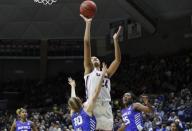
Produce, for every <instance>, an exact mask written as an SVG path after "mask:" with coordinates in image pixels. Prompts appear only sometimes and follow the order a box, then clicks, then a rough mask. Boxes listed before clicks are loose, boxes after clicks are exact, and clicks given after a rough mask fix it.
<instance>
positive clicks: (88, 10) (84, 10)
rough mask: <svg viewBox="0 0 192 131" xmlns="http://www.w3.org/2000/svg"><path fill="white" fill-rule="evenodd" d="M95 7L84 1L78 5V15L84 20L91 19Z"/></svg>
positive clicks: (92, 3) (87, 0)
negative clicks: (84, 18) (83, 17)
mask: <svg viewBox="0 0 192 131" xmlns="http://www.w3.org/2000/svg"><path fill="white" fill-rule="evenodd" d="M96 11H97V6H96V4H95V3H94V2H93V1H91V0H86V1H84V2H82V3H81V5H80V13H81V14H82V15H83V16H85V17H86V18H93V17H94V16H95V14H96Z"/></svg>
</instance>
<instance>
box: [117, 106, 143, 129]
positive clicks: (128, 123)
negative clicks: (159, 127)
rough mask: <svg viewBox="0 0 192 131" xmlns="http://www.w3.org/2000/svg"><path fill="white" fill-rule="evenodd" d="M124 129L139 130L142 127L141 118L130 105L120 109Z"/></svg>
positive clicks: (139, 113)
mask: <svg viewBox="0 0 192 131" xmlns="http://www.w3.org/2000/svg"><path fill="white" fill-rule="evenodd" d="M121 115H122V119H123V122H124V124H125V131H139V130H141V129H143V118H142V114H141V112H139V111H136V110H135V109H133V107H132V105H131V106H129V107H128V108H124V109H122V110H121Z"/></svg>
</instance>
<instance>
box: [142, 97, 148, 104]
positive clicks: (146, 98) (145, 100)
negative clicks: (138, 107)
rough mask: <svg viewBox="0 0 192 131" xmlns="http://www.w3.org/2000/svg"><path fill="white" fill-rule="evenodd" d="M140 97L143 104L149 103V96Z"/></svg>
mask: <svg viewBox="0 0 192 131" xmlns="http://www.w3.org/2000/svg"><path fill="white" fill-rule="evenodd" d="M141 98H142V100H143V102H144V104H146V105H147V104H148V103H149V97H148V96H147V95H141Z"/></svg>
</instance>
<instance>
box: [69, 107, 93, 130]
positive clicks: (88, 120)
mask: <svg viewBox="0 0 192 131" xmlns="http://www.w3.org/2000/svg"><path fill="white" fill-rule="evenodd" d="M71 119H72V125H73V128H74V130H75V131H95V130H96V118H95V116H94V115H93V116H89V115H88V114H87V113H86V112H85V111H84V110H83V108H81V109H80V112H74V113H73V114H72V116H71Z"/></svg>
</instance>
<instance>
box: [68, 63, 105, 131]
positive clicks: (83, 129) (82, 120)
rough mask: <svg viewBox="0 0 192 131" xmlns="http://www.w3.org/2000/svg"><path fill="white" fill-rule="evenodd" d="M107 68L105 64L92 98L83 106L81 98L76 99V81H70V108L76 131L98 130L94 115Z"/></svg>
mask: <svg viewBox="0 0 192 131" xmlns="http://www.w3.org/2000/svg"><path fill="white" fill-rule="evenodd" d="M106 70H107V67H106V65H105V64H103V68H102V72H101V76H100V77H98V82H99V83H97V84H96V88H95V90H94V93H93V94H92V96H90V97H89V98H88V99H87V101H86V102H85V103H84V104H82V101H81V100H80V98H78V97H76V93H75V86H76V84H75V81H74V80H72V79H71V78H69V79H68V81H69V84H70V85H71V98H70V99H69V101H68V105H69V108H70V114H71V120H72V124H73V128H74V130H75V131H95V130H96V118H95V116H94V114H93V109H94V106H95V101H96V99H97V97H98V95H99V93H100V91H101V88H102V81H103V79H104V76H105V74H106Z"/></svg>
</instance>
